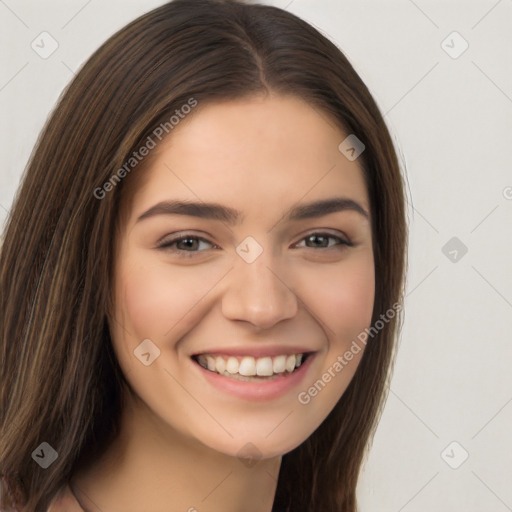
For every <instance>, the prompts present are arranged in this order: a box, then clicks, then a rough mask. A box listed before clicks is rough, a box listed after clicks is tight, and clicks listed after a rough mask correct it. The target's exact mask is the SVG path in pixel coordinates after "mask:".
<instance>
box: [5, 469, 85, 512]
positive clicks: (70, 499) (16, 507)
mask: <svg viewBox="0 0 512 512" xmlns="http://www.w3.org/2000/svg"><path fill="white" fill-rule="evenodd" d="M21 503H22V499H21V494H20V492H19V484H18V483H17V482H16V481H15V480H13V479H12V478H9V479H8V478H7V477H5V476H4V475H0V512H24V510H23V506H22V504H21ZM47 512H85V511H84V509H83V508H82V507H81V506H80V505H79V504H78V502H77V501H76V498H75V496H74V495H73V493H72V492H71V489H70V487H69V485H65V486H64V487H62V488H61V490H60V491H59V492H58V494H57V495H56V496H55V497H54V498H53V500H52V502H51V503H50V505H49V507H48V509H47Z"/></svg>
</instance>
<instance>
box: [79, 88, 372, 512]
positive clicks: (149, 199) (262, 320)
mask: <svg viewBox="0 0 512 512" xmlns="http://www.w3.org/2000/svg"><path fill="white" fill-rule="evenodd" d="M347 135H348V134H347V133H344V132H342V131H341V130H340V129H339V128H338V127H337V126H335V125H334V123H333V122H332V121H331V120H330V119H328V118H327V117H326V116H325V115H324V114H322V113H320V112H319V111H318V110H317V109H314V108H312V107H311V106H309V105H308V104H307V103H305V102H303V101H302V100H300V99H297V98H295V97H290V96H275V95H270V96H267V97H253V98H248V99H243V100H238V101H230V102H226V103H222V104H212V105H205V106H204V107H202V106H201V105H199V106H198V108H197V109H196V110H195V111H194V113H193V114H191V115H190V116H189V117H188V118H186V119H185V120H184V121H182V122H181V123H180V124H179V125H178V126H177V127H176V128H175V129H174V130H173V131H172V133H171V136H170V137H169V138H168V139H167V140H166V141H165V144H162V145H160V147H159V149H158V151H159V153H158V157H157V159H156V161H155V162H154V163H153V165H152V166H151V167H150V168H149V169H148V170H147V176H146V177H145V183H144V184H143V186H141V187H140V189H138V190H137V193H136V195H135V197H134V202H133V205H132V210H131V212H130V215H129V219H128V220H127V223H126V225H125V226H124V227H123V231H122V234H121V236H120V238H119V240H117V243H118V245H117V247H118V249H117V254H116V268H115V290H114V300H115V319H116V321H115V322H113V325H111V332H112V340H113V344H114V349H115V352H116V355H117V357H118V360H119V363H120V365H121V368H122V370H123V372H124V374H125V376H126V378H127V380H128V381H129V382H130V385H131V387H132V388H133V390H134V391H135V394H136V396H135V397H131V396H128V397H127V406H126V408H125V410H124V415H123V421H122V435H121V437H120V438H119V439H118V440H117V441H116V443H114V444H113V445H112V446H111V447H110V448H109V450H108V451H107V452H106V453H105V454H104V457H103V458H102V459H101V460H100V461H98V463H97V464H95V465H94V467H91V468H89V469H88V470H87V471H83V472H82V473H81V474H79V475H76V476H75V478H74V479H73V480H72V483H73V486H74V488H75V490H76V492H77V494H78V495H79V497H80V499H81V501H82V503H83V504H84V505H86V506H87V508H88V509H89V510H90V511H97V510H101V511H102V512H107V511H108V512H126V511H132V510H133V511H135V510H136V511H138V512H144V511H151V512H164V511H165V512H195V511H197V512H203V511H204V512H206V511H208V512H239V511H240V510H244V512H270V511H271V509H272V503H273V500H274V496H275V491H276V485H277V478H278V474H279V469H280V466H281V461H282V456H283V454H286V453H288V452H289V451H291V450H293V449H294V448H296V447H297V446H298V445H300V444H301V443H302V442H304V441H305V440H306V439H307V438H308V437H309V436H310V435H311V434H312V433H313V432H314V431H315V430H316V429H317V427H318V426H319V425H320V424H321V423H322V422H323V420H324V419H325V418H326V417H327V415H328V414H329V412H330V411H331V410H332V408H333V407H334V406H335V404H336V402H337V401H338V400H339V398H340V397H341V395H342V394H343V392H344V391H345V389H346V387H347V386H348V384H349V382H350V380H351V378H352V376H353V374H354V372H355V370H356V368H357V366H358V363H359V361H360V358H361V356H362V354H363V352H364V349H363V350H361V351H360V352H359V353H357V354H356V355H354V356H353V358H352V359H351V360H350V361H347V364H346V365H345V366H344V368H343V371H340V372H338V373H333V370H332V368H333V364H334V363H335V362H336V361H337V360H338V356H340V355H343V354H344V353H345V352H346V351H347V350H348V349H349V347H350V346H351V343H352V341H353V340H354V339H355V338H356V337H357V335H358V334H359V333H360V332H362V331H363V330H364V329H365V328H366V327H368V326H369V325H370V322H371V315H372V310H373V302H374V293H375V282H374V281H375V280H374V266H373V265H374V260H373V247H372V237H371V223H370V205H369V199H368V194H367V190H366V186H365V183H364V179H363V172H362V169H361V167H360V165H359V164H358V162H357V160H356V161H349V160H348V159H347V158H346V157H345V156H344V155H343V154H342V153H341V152H340V151H339V150H338V145H339V144H340V143H341V142H342V141H343V140H344V139H345V137H346V136H347ZM335 197H336V198H338V197H343V198H346V199H350V200H352V201H354V203H356V204H357V205H359V207H360V208H361V210H362V211H364V212H366V213H367V214H368V215H364V214H362V213H361V212H360V211H357V208H353V207H349V208H344V209H340V210H336V211H331V212H330V213H323V214H322V215H319V216H314V217H309V218H303V219H299V220H289V219H287V218H286V216H285V215H286V213H287V212H288V210H289V209H290V208H293V207H295V206H297V205H299V204H301V205H302V204H306V203H310V202H314V201H319V200H326V199H331V198H335ZM171 200H185V201H194V202H201V203H202V202H208V203H210V202H212V203H218V204H220V205H222V206H225V207H229V208H232V209H236V210H239V211H240V212H241V215H242V217H241V218H240V219H239V221H238V222H235V223H233V224H230V223H228V222H227V221H226V220H224V221H221V220H218V219H213V218H203V217H196V216H193V215H181V214H176V213H174V214H169V213H159V214H154V215H148V216H146V217H145V218H143V219H141V220H138V219H139V217H140V216H141V215H142V214H144V213H145V212H147V211H148V210H149V209H151V208H152V207H153V206H155V205H156V204H157V203H160V202H163V201H171ZM184 235H187V236H185V238H186V239H190V240H188V241H187V240H185V241H181V242H180V241H177V242H176V238H178V237H179V236H184ZM313 235H315V236H313ZM249 236H250V237H252V238H253V239H254V240H255V241H256V242H257V244H258V245H259V246H260V247H261V249H262V252H261V254H259V256H257V258H256V259H255V260H254V261H252V262H251V263H248V262H247V261H246V260H244V259H243V258H242V257H241V256H240V254H241V253H237V252H236V248H237V247H239V246H240V244H241V242H243V241H244V240H245V239H246V237H249ZM193 237H196V238H193ZM345 242H349V243H350V244H352V245H347V244H346V243H345ZM162 243H166V244H168V246H167V247H160V245H162ZM251 243H252V242H251ZM245 247H248V246H245ZM255 247H256V246H254V245H253V246H251V248H250V250H251V251H253V250H255ZM143 340H151V342H152V343H153V344H154V346H155V347H158V350H159V351H160V353H159V355H158V357H156V358H155V359H154V360H153V362H152V363H151V364H150V365H148V366H146V365H145V364H143V363H141V360H140V359H139V358H138V357H135V356H134V350H136V349H137V347H138V346H139V345H140V344H141V342H142V341H143ZM276 345H279V347H280V348H282V347H284V348H290V349H291V348H292V347H293V348H297V347H301V348H305V349H307V350H308V351H311V352H314V357H312V359H311V362H310V365H309V367H307V370H306V372H307V373H305V376H304V378H303V379H302V381H301V382H300V383H299V384H298V385H297V386H294V387H293V388H292V389H289V390H287V391H286V392H285V393H282V394H281V395H279V396H277V397H274V398H269V399H263V400H253V399H243V398H241V397H239V396H234V395H232V394H230V393H228V392H226V391H223V390H219V389H218V388H216V387H215V386H213V385H211V383H210V382H209V381H208V379H206V378H205V377H204V375H205V370H203V369H202V368H201V367H200V366H199V365H198V364H197V363H196V362H194V361H193V359H192V358H191V356H192V355H195V354H197V353H199V352H208V351H209V350H210V349H211V350H213V349H216V350H219V351H222V350H229V349H238V350H243V349H244V347H247V348H250V349H254V348H261V349H262V350H267V349H271V348H273V347H274V348H275V346H276ZM151 357H153V356H151ZM305 368H306V367H305ZM329 371H330V375H331V378H330V379H329V382H328V384H327V385H326V386H325V387H324V388H323V389H322V390H321V391H320V392H318V393H317V394H316V395H315V396H311V395H310V398H311V399H310V401H309V402H308V403H307V404H305V403H303V402H300V401H299V400H298V394H299V393H300V392H304V391H307V390H308V389H309V388H310V387H311V386H312V385H313V384H314V383H315V382H316V381H318V379H320V378H322V376H323V375H325V374H326V372H327V373H329ZM333 375H334V376H333ZM226 379H228V377H226ZM242 384H243V383H242ZM248 451H249V452H250V453H249V454H252V455H253V456H254V457H255V459H254V460H253V461H252V463H251V462H248V461H247V460H244V459H242V458H241V454H245V455H247V452H248Z"/></svg>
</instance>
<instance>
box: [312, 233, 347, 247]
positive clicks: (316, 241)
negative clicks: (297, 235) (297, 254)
mask: <svg viewBox="0 0 512 512" xmlns="http://www.w3.org/2000/svg"><path fill="white" fill-rule="evenodd" d="M302 240H303V241H306V246H305V247H307V248H310V249H330V248H331V247H333V246H336V245H348V246H352V245H353V244H351V243H350V242H348V241H347V240H344V239H343V238H341V237H339V236H334V235H331V234H330V233H320V232H319V233H311V234H309V235H308V236H306V237H305V238H303V239H302ZM331 240H334V241H335V243H331V242H330V241H331ZM310 244H311V245H310ZM303 247H304V246H303Z"/></svg>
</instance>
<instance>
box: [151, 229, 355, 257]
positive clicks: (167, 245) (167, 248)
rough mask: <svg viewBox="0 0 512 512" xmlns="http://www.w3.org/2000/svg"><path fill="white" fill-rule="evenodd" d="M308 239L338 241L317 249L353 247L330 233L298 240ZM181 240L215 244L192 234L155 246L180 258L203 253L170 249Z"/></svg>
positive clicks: (318, 232) (316, 233) (313, 234)
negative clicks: (321, 238)
mask: <svg viewBox="0 0 512 512" xmlns="http://www.w3.org/2000/svg"><path fill="white" fill-rule="evenodd" d="M310 237H324V238H327V239H334V240H338V241H339V243H338V244H334V245H331V246H328V247H319V248H318V249H332V247H333V246H335V245H338V246H343V245H345V246H347V247H353V246H354V244H353V243H351V242H350V241H348V240H345V239H343V238H341V237H339V236H335V235H332V234H330V233H325V232H323V231H315V232H313V233H309V234H308V235H306V236H305V237H304V238H302V239H301V240H300V242H302V241H304V240H307V239H308V238H310ZM183 240H198V241H200V242H206V243H208V244H211V245H213V246H215V244H213V243H212V242H210V241H209V240H207V239H206V238H202V237H200V236H197V235H192V234H185V235H181V236H179V237H177V238H174V239H171V240H168V241H165V242H162V243H161V244H159V245H158V246H157V248H158V249H161V250H164V251H168V252H171V253H173V254H176V255H178V256H179V257H182V258H193V257H195V255H196V254H198V253H201V252H203V251H184V250H182V249H176V248H173V249H171V247H172V246H173V245H175V244H177V243H179V242H181V241H183ZM306 249H313V250H315V249H316V248H315V247H306Z"/></svg>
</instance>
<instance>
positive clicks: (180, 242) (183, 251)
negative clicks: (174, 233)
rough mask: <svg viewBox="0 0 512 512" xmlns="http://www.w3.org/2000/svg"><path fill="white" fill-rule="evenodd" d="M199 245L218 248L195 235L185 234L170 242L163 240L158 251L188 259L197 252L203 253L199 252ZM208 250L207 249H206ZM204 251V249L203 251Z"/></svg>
mask: <svg viewBox="0 0 512 512" xmlns="http://www.w3.org/2000/svg"><path fill="white" fill-rule="evenodd" d="M201 244H203V247H204V244H206V245H207V246H208V245H209V246H212V247H216V248H218V247H217V246H216V245H215V244H212V243H211V242H209V241H208V240H206V239H205V238H202V237H200V236H197V235H191V234H185V235H182V236H179V237H176V238H172V239H170V240H165V241H164V242H162V243H160V244H159V245H158V248H159V249H163V250H165V251H169V252H171V253H175V254H177V255H178V256H180V257H185V258H190V257H193V256H194V254H195V253H197V252H203V251H202V250H199V247H201ZM206 249H208V247H206ZM203 250H204V249H203Z"/></svg>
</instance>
